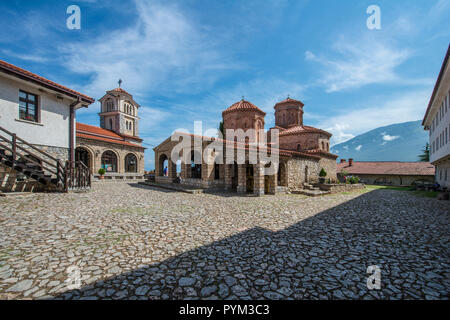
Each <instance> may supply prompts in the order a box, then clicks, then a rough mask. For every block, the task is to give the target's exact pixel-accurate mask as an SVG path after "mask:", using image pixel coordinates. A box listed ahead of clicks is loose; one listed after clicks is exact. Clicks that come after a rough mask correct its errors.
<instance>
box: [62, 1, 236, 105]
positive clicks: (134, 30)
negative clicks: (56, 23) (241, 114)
mask: <svg viewBox="0 0 450 320" xmlns="http://www.w3.org/2000/svg"><path fill="white" fill-rule="evenodd" d="M134 3H135V5H136V14H137V18H136V19H135V23H129V21H127V23H126V24H124V26H126V27H125V28H122V29H119V30H115V31H111V32H109V33H105V34H99V35H98V36H97V37H95V38H91V39H90V40H88V41H83V42H78V43H69V44H65V45H64V46H62V47H60V48H59V50H60V51H61V52H62V53H63V54H64V55H65V58H66V62H65V65H66V67H68V68H69V69H70V70H71V71H73V72H77V73H83V74H87V75H90V78H91V81H90V82H89V83H88V84H87V85H85V86H84V88H82V90H83V92H86V93H87V94H91V95H94V96H100V95H102V94H103V93H104V91H105V88H112V87H113V86H115V85H116V83H117V80H118V79H119V78H121V79H123V80H124V87H125V88H126V89H127V90H129V91H130V92H133V93H134V95H136V96H138V97H139V96H140V95H144V93H145V94H148V93H150V92H152V91H153V92H154V91H158V93H159V94H161V93H164V92H162V91H165V92H169V91H170V92H172V93H173V92H174V91H176V92H187V91H188V90H189V92H192V91H195V90H196V89H198V88H205V87H207V86H208V85H209V84H211V83H213V82H214V81H215V80H216V77H218V73H219V72H220V71H221V70H225V69H226V68H229V69H230V68H233V65H232V64H230V63H227V62H228V61H227V60H226V59H225V57H224V56H223V53H221V52H219V50H216V49H215V48H214V39H210V38H208V37H207V35H205V34H204V33H203V32H201V30H200V28H199V27H198V26H197V25H196V24H194V23H193V22H191V21H190V20H189V19H188V17H187V16H186V15H185V14H184V13H183V12H182V11H181V10H180V9H179V8H178V7H176V6H169V5H165V6H163V5H160V4H157V3H155V2H151V3H150V2H146V1H143V0H135V1H134Z"/></svg>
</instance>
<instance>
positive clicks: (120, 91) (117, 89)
mask: <svg viewBox="0 0 450 320" xmlns="http://www.w3.org/2000/svg"><path fill="white" fill-rule="evenodd" d="M110 91H114V92H118V93H125V94H127V95H129V96H130V97H133V96H132V95H131V94H129V93H128V92H126V91H125V90H123V89H122V88H120V87H119V88H115V89H112V90H110Z"/></svg>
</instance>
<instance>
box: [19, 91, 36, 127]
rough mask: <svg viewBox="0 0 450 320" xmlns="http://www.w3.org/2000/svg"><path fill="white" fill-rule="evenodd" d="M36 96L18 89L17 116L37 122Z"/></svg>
mask: <svg viewBox="0 0 450 320" xmlns="http://www.w3.org/2000/svg"><path fill="white" fill-rule="evenodd" d="M37 102H38V99H37V96H36V95H34V94H31V93H28V92H25V91H22V90H19V118H20V119H22V120H27V121H33V122H39V118H38V113H39V110H38V104H37Z"/></svg>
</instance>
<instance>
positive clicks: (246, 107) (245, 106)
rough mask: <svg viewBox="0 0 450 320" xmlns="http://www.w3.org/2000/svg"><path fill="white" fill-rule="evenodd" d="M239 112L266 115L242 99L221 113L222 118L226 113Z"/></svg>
mask: <svg viewBox="0 0 450 320" xmlns="http://www.w3.org/2000/svg"><path fill="white" fill-rule="evenodd" d="M239 111H254V112H257V113H260V114H261V115H263V116H265V115H266V113H265V112H264V111H262V110H261V109H260V108H258V107H257V106H255V105H254V104H253V103H251V102H249V101H246V100H244V99H242V100H241V101H238V102H236V103H234V104H233V105H231V106H230V107H228V108H227V109H226V110H225V111H223V112H222V116H224V115H225V114H228V113H232V112H239Z"/></svg>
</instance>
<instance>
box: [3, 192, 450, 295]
mask: <svg viewBox="0 0 450 320" xmlns="http://www.w3.org/2000/svg"><path fill="white" fill-rule="evenodd" d="M0 208H1V210H0V211H1V212H0V230H1V232H0V298H1V299H13V298H16V299H17V298H18V299H38V298H39V299H44V298H50V297H55V298H57V299H80V298H82V299H99V298H100V299H101V298H112V299H126V298H128V299H173V298H175V299H180V298H185V299H187V298H192V299H198V298H205V299H217V298H220V299H233V298H234V299H236V298H239V299H347V298H350V299H354V298H363V299H376V298H381V299H404V298H407V299H419V298H426V299H448V298H449V287H450V282H449V279H450V271H449V270H450V268H449V267H450V259H449V235H450V227H449V220H450V219H449V217H450V215H449V214H450V203H449V202H448V201H447V202H443V201H437V200H434V199H428V198H420V197H417V196H414V195H412V194H410V193H408V192H401V191H392V190H377V191H372V192H369V193H364V194H363V193H360V192H356V193H351V194H340V195H327V196H323V197H319V198H307V197H305V196H301V195H277V196H264V197H261V198H257V197H239V196H236V195H232V194H224V195H211V194H196V195H190V194H185V193H177V192H171V191H164V190H161V189H152V188H150V187H143V186H138V185H128V184H125V183H123V184H122V183H121V184H103V185H100V184H97V185H96V187H95V190H93V191H91V192H89V193H78V194H77V193H72V194H37V195H32V196H29V197H23V198H11V199H9V198H8V199H0ZM370 265H378V266H379V267H380V268H381V290H368V289H367V285H366V282H367V277H368V276H370V274H367V267H368V266H370ZM78 275H79V277H78V278H77V276H78ZM77 279H79V281H77ZM77 284H79V285H80V286H81V287H80V288H79V289H73V288H74V287H76V286H77ZM71 285H73V286H74V287H72V286H71ZM71 288H72V290H71Z"/></svg>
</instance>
